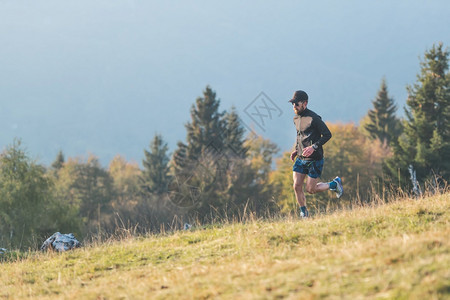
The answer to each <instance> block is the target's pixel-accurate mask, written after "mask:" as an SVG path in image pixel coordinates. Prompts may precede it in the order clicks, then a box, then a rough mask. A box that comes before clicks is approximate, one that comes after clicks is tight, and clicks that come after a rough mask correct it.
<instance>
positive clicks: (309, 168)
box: [289, 91, 344, 218]
mask: <svg viewBox="0 0 450 300" xmlns="http://www.w3.org/2000/svg"><path fill="white" fill-rule="evenodd" d="M289 102H291V103H292V106H293V109H294V112H295V116H294V124H295V128H296V129H297V141H296V144H295V151H293V152H292V153H291V160H292V161H294V160H295V163H294V166H293V171H294V172H293V173H294V174H293V177H294V192H295V197H296V198H297V202H298V204H299V205H300V215H301V217H303V218H307V217H309V213H308V209H307V208H306V197H305V193H304V192H303V183H304V182H305V178H306V176H308V177H307V179H306V191H307V192H308V193H309V194H315V193H318V192H323V191H326V190H332V191H336V196H337V197H338V198H340V197H341V196H342V193H343V192H344V189H343V187H342V181H341V178H339V177H336V178H335V179H333V180H332V181H330V182H327V183H325V182H319V178H320V175H321V174H322V169H323V148H322V146H323V145H324V144H325V143H326V142H327V141H328V140H329V139H330V138H331V132H330V130H329V129H328V127H327V125H326V124H325V123H324V122H323V121H322V118H321V117H320V116H319V115H317V114H316V113H315V112H313V111H312V110H309V109H308V108H307V105H308V94H306V93H305V92H304V91H296V92H295V93H294V96H293V97H292V99H291V100H289ZM295 158H297V159H295Z"/></svg>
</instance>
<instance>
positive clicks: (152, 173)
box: [142, 134, 170, 195]
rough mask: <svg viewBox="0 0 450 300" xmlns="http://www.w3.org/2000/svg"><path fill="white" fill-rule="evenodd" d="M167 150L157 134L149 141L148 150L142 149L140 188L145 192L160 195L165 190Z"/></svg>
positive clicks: (165, 144) (167, 164)
mask: <svg viewBox="0 0 450 300" xmlns="http://www.w3.org/2000/svg"><path fill="white" fill-rule="evenodd" d="M168 150H169V148H168V146H167V143H165V142H164V140H163V138H162V136H161V135H159V134H156V135H155V137H154V138H153V140H152V142H151V143H150V151H147V150H144V154H145V159H144V160H143V161H142V164H143V166H144V170H143V172H142V188H143V190H144V192H145V193H150V194H157V195H160V194H162V193H164V192H166V191H167V187H168V184H169V181H170V175H169V156H168V153H167V151H168Z"/></svg>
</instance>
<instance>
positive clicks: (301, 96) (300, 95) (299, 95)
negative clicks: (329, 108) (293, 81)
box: [289, 91, 308, 103]
mask: <svg viewBox="0 0 450 300" xmlns="http://www.w3.org/2000/svg"><path fill="white" fill-rule="evenodd" d="M305 101H308V94H307V93H306V92H305V91H295V93H294V96H292V99H291V100H289V102H291V103H297V102H305Z"/></svg>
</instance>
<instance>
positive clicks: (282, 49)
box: [0, 0, 450, 165]
mask: <svg viewBox="0 0 450 300" xmlns="http://www.w3.org/2000/svg"><path fill="white" fill-rule="evenodd" d="M449 15H450V1H447V0H445V1H444V0H441V1H425V0H424V1H418V0H410V1H333V0H330V1H164V2H163V1H132V0H127V1H125V0H123V1H115V0H101V1H92V0H90V1H84V0H77V1H61V0H58V1H47V0H43V1H31V0H30V1H20V0H10V1H5V0H0V45H1V47H0V97H1V99H0V127H1V129H0V147H1V149H4V148H5V147H6V146H7V145H10V144H11V143H12V142H13V140H14V138H15V137H18V138H21V139H22V142H23V144H24V145H25V147H26V148H27V149H28V152H29V154H30V156H32V157H33V158H36V159H38V161H40V162H42V163H45V164H49V163H50V162H51V161H53V159H54V158H55V157H56V155H57V152H58V151H59V150H62V151H63V152H64V153H65V155H66V157H69V156H85V155H87V154H88V153H93V154H95V155H97V156H99V157H100V159H101V161H102V163H104V164H105V165H106V164H107V163H108V162H109V161H110V160H111V159H112V157H114V156H115V155H116V154H120V155H123V156H124V157H125V158H126V159H128V160H135V161H137V162H141V160H142V158H143V149H144V148H148V145H149V142H150V140H151V139H152V138H153V136H154V134H155V133H161V134H162V135H163V137H164V139H165V140H166V141H167V142H168V143H169V146H170V149H171V151H173V150H174V149H175V145H176V143H177V141H185V137H186V131H185V128H184V124H185V123H186V122H187V121H189V118H190V117H189V109H190V106H191V105H192V104H193V103H194V101H195V99H196V98H197V97H198V96H200V95H201V94H202V91H203V90H204V88H205V87H206V85H208V84H209V85H210V86H211V87H212V88H213V89H214V90H215V91H216V92H217V95H218V97H219V98H220V99H221V108H222V109H224V110H225V109H226V110H228V109H230V108H231V107H232V106H235V107H236V109H237V111H238V113H239V114H240V116H241V118H242V120H243V121H244V123H245V124H246V125H248V126H251V127H252V128H254V129H255V131H257V133H258V134H261V135H263V136H264V137H266V138H270V139H271V140H272V141H274V142H276V143H277V144H278V145H279V146H280V148H281V149H282V150H287V149H289V148H290V147H291V146H292V145H293V142H294V139H295V136H294V135H295V129H294V127H293V124H292V111H291V106H290V105H289V104H288V103H287V100H288V99H290V97H291V96H292V93H293V92H294V91H295V90H297V89H303V90H305V91H307V92H308V94H309V95H310V104H309V106H310V108H311V109H313V110H314V111H316V112H317V113H318V114H319V115H321V116H322V117H323V119H324V120H326V121H330V122H337V121H342V122H351V121H353V122H356V123H357V122H358V121H359V120H360V119H361V118H362V117H363V116H364V115H365V114H366V112H367V110H368V109H369V108H370V107H371V101H372V100H373V99H374V97H375V96H376V93H377V91H378V89H379V86H380V83H381V79H382V78H383V77H385V78H386V81H387V85H388V89H389V92H390V95H391V96H392V97H393V98H394V99H395V101H396V102H397V103H398V106H399V115H402V112H403V105H404V103H405V100H406V97H407V93H406V86H407V85H411V84H413V83H414V82H415V80H416V75H417V73H418V72H419V70H420V65H419V63H420V60H419V58H420V57H423V54H424V52H425V51H426V50H427V49H429V48H431V47H432V45H433V44H434V43H437V42H440V41H442V42H443V43H444V45H445V46H449V45H450V18H449ZM261 92H264V95H266V96H267V97H269V98H270V99H271V100H272V101H273V104H275V105H276V108H277V109H278V110H277V111H276V112H277V113H276V115H274V116H272V118H271V119H270V118H269V119H266V122H265V124H264V126H263V127H264V128H261V126H258V124H256V125H255V124H253V121H254V120H252V119H251V117H250V115H251V112H250V110H251V109H252V108H253V106H254V105H256V104H257V103H258V101H260V100H261V99H259V98H258V99H256V102H255V101H254V100H255V98H256V97H257V96H258V95H260V93H261ZM260 125H261V124H260Z"/></svg>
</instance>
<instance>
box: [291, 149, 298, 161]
mask: <svg viewBox="0 0 450 300" xmlns="http://www.w3.org/2000/svg"><path fill="white" fill-rule="evenodd" d="M296 156H297V150H295V151H294V152H292V153H291V160H292V161H294V159H295V157H296Z"/></svg>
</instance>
